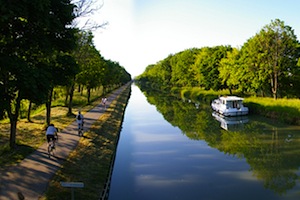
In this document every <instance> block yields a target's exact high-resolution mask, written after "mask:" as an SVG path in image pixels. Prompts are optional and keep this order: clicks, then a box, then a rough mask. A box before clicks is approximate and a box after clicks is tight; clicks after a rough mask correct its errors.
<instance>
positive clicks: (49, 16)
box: [0, 0, 73, 148]
mask: <svg viewBox="0 0 300 200" xmlns="http://www.w3.org/2000/svg"><path fill="white" fill-rule="evenodd" d="M0 11H1V19H0V60H1V61H0V68H1V76H0V79H1V80H0V83H1V90H2V91H1V92H0V93H1V94H3V97H4V98H2V99H1V104H2V105H3V109H4V110H5V111H6V112H7V113H8V117H9V119H10V126H11V130H10V147H11V148H13V147H14V146H15V143H16V141H15V139H16V129H17V120H18V116H19V109H20V102H21V100H22V99H28V100H37V97H39V100H41V99H44V98H45V96H46V95H45V94H46V93H43V92H40V91H48V90H49V85H47V82H48V81H49V80H50V79H49V78H52V77H51V76H49V73H48V72H49V71H48V70H49V68H48V66H49V65H48V64H47V60H48V59H49V57H51V56H50V55H51V54H52V53H53V52H54V50H64V49H66V48H68V47H69V46H70V45H69V44H70V41H72V38H73V37H72V34H73V32H72V29H70V28H67V27H66V25H68V24H70V23H71V21H72V19H73V14H72V13H73V5H72V4H70V2H69V0H62V1H61V0H31V1H21V0H14V1H5V0H1V1H0ZM37 94H38V95H37Z"/></svg>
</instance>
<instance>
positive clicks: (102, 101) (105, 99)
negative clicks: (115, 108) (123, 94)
mask: <svg viewBox="0 0 300 200" xmlns="http://www.w3.org/2000/svg"><path fill="white" fill-rule="evenodd" d="M106 101H107V98H106V97H104V98H102V100H101V103H102V105H103V106H104V108H106Z"/></svg>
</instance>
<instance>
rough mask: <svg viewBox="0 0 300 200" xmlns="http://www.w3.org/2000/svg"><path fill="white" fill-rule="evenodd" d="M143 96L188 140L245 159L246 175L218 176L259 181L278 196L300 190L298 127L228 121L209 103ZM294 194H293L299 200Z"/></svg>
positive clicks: (153, 94) (254, 118)
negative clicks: (200, 141) (246, 165)
mask: <svg viewBox="0 0 300 200" xmlns="http://www.w3.org/2000/svg"><path fill="white" fill-rule="evenodd" d="M143 92H144V94H145V95H146V97H147V100H148V102H149V103H150V104H152V105H155V106H156V109H157V110H158V111H159V112H160V113H161V114H162V115H163V116H164V118H165V119H166V120H167V121H168V122H169V123H170V124H172V125H173V126H175V127H179V128H180V129H181V131H182V133H183V134H184V135H186V136H187V137H188V138H190V139H191V140H204V141H206V143H207V144H208V145H209V146H210V147H212V148H215V149H217V150H219V151H220V152H223V153H224V154H227V155H231V156H234V157H236V158H239V159H244V160H246V162H247V163H248V164H249V165H250V170H249V172H236V171H222V172H220V173H223V175H233V176H236V177H237V178H240V179H248V180H253V178H255V179H256V180H261V181H263V185H264V187H265V188H266V189H269V190H272V191H275V192H276V193H278V194H280V195H284V194H286V193H287V192H288V191H289V190H292V189H295V190H296V189H298V188H299V185H298V186H297V183H298V182H299V181H298V180H299V167H300V156H299V155H300V148H299V146H300V139H299V138H300V137H299V136H300V135H299V134H300V132H299V131H300V128H299V127H297V126H294V127H293V126H286V125H283V124H279V123H276V121H272V120H269V119H266V118H262V117H259V116H249V118H248V117H245V118H238V119H234V120H229V119H226V118H221V117H220V116H218V115H216V114H211V113H212V111H211V108H210V106H209V104H208V103H197V104H194V103H191V102H189V101H182V100H181V99H178V98H175V97H170V96H168V95H162V94H161V93H157V92H154V91H146V90H144V91H143ZM220 124H221V127H222V128H220ZM199 156H203V155H199ZM140 180H141V181H142V182H145V183H146V182H148V183H149V184H150V183H151V182H152V181H151V180H153V181H154V180H155V181H160V182H161V183H162V184H163V183H164V181H163V179H157V178H155V179H154V178H153V177H140ZM146 180H147V181H146ZM169 181H171V182H173V181H174V182H176V181H180V180H169ZM165 184H166V183H165ZM298 184H299V183H298ZM295 190H294V191H292V192H293V193H294V192H295V193H296V194H297V195H298V197H299V193H298V192H297V191H295Z"/></svg>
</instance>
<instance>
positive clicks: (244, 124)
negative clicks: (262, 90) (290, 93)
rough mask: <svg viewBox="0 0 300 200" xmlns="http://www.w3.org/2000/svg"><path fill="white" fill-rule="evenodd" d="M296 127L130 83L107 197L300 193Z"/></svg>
mask: <svg viewBox="0 0 300 200" xmlns="http://www.w3.org/2000/svg"><path fill="white" fill-rule="evenodd" d="M299 166H300V127H297V126H287V125H284V124H280V123H277V122H274V121H272V120H269V119H267V118H262V117H259V116H253V115H249V116H247V117H242V118H228V119H226V118H222V117H220V116H218V115H216V114H214V113H212V110H211V108H210V106H209V104H208V103H201V102H200V103H199V102H198V103H194V102H191V101H189V100H182V99H176V98H174V97H173V98H172V97H168V96H166V95H163V94H157V93H156V94H155V93H152V92H141V90H140V89H139V88H138V87H137V86H135V85H132V93H131V97H130V99H129V102H128V106H127V108H126V112H125V117H124V122H123V126H122V131H121V134H120V139H119V144H118V148H117V153H116V158H115V164H114V168H113V173H112V178H111V184H110V191H109V195H108V199H109V200H154V199H155V200H176V199H180V200H199V199H200V200H219V199H220V200H221V199H222V200H223V199H230V200H235V199H236V200H240V199H243V200H246V199H249V200H250V199H251V200H253V199H256V200H260V199H264V200H266V199H272V200H281V199H284V200H286V199H289V200H290V199H292V200H294V199H300V183H299V175H300V171H299Z"/></svg>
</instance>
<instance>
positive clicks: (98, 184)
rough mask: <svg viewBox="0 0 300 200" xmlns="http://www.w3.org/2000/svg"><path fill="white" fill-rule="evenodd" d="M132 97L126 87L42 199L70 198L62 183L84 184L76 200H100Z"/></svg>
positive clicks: (58, 174) (56, 176)
mask: <svg viewBox="0 0 300 200" xmlns="http://www.w3.org/2000/svg"><path fill="white" fill-rule="evenodd" d="M129 95H130V87H128V88H126V89H125V90H124V91H123V92H122V93H121V94H120V95H119V96H118V98H117V99H116V100H114V101H113V102H112V103H111V105H110V107H109V108H108V109H107V111H106V112H105V113H104V114H103V115H101V117H100V118H99V120H98V121H97V122H96V123H95V124H94V125H93V126H92V128H91V129H90V130H89V131H88V132H85V134H84V137H82V138H81V139H80V141H79V144H78V146H77V148H76V149H75V150H74V151H73V152H72V153H71V155H70V156H69V158H68V159H67V161H66V162H65V163H64V164H63V167H62V168H61V169H60V170H59V171H58V172H57V173H56V175H55V176H54V177H53V180H52V181H51V182H50V184H49V188H48V190H47V191H46V193H45V196H44V197H43V198H42V199H49V200H56V199H57V200H58V199H59V200H64V199H68V200H69V199H70V197H71V191H70V189H68V188H63V187H61V186H60V182H61V181H63V182H74V181H75V182H83V183H84V188H82V189H76V190H75V198H76V199H99V198H100V195H101V194H102V190H103V188H104V186H105V184H106V181H107V177H108V174H109V171H110V165H111V162H112V159H113V155H114V153H115V151H116V146H117V141H118V137H119V133H120V127H121V125H122V122H123V115H124V110H125V107H126V105H127V101H128V98H129Z"/></svg>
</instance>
